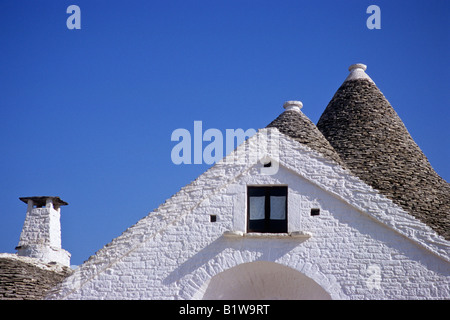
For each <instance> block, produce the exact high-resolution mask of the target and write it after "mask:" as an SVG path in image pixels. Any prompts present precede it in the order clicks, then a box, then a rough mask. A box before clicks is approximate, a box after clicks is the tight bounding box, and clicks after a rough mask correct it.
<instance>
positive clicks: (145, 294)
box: [47, 65, 450, 299]
mask: <svg viewBox="0 0 450 320" xmlns="http://www.w3.org/2000/svg"><path fill="white" fill-rule="evenodd" d="M350 71H351V73H350V76H349V77H348V78H347V79H346V81H345V82H344V84H343V86H342V87H341V88H340V89H339V90H340V91H339V90H338V92H340V93H342V92H344V91H345V90H346V89H345V88H346V86H347V85H350V84H351V85H354V86H355V87H356V88H360V87H359V86H360V85H361V86H363V85H364V86H366V87H367V86H368V87H369V88H370V89H371V90H375V93H377V90H378V89H377V88H376V86H375V84H374V83H373V81H372V80H371V79H370V78H369V76H368V75H367V74H366V73H365V66H363V65H356V66H352V67H351V68H350ZM358 90H359V89H358ZM345 92H347V91H345ZM364 92H365V91H358V94H360V93H361V94H364ZM377 94H378V93H377ZM380 94H381V93H380ZM337 95H338V93H337ZM335 97H336V96H335ZM366 98H367V97H362V98H361V97H359V98H358V99H360V100H361V101H362V102H361V103H360V101H359V100H358V101H356V103H357V104H361V105H362V106H365V107H367V106H369V107H370V108H374V107H375V106H374V103H375V102H373V101H372V100H371V98H370V97H369V98H367V99H366ZM382 98H383V99H384V97H382ZM380 99H381V98H379V97H377V98H376V99H375V100H376V101H377V102H376V103H380V101H381V100H383V99H381V100H380ZM375 100H374V101H375ZM333 101H334V100H333ZM347 102H348V101H347ZM347 102H345V103H347ZM382 102H383V103H385V102H387V101H385V100H383V101H382ZM342 103H344V102H342ZM352 103H353V102H352ZM347 104H348V103H347ZM301 107H302V105H301V103H299V102H296V101H290V102H288V103H286V104H285V108H286V110H285V111H284V112H283V113H282V114H281V115H280V117H279V118H278V119H276V120H275V121H274V122H272V123H271V125H269V126H268V127H267V128H265V129H261V130H259V131H258V132H257V134H256V135H254V136H252V137H251V138H249V139H248V140H247V141H246V142H244V143H243V144H242V145H240V146H239V147H238V148H237V149H236V150H235V151H234V152H233V153H231V154H229V155H228V156H227V157H225V158H224V159H223V160H222V161H220V162H218V163H216V164H215V165H214V166H213V167H212V168H210V169H209V170H207V171H206V172H205V173H204V174H202V175H201V176H200V177H198V178H197V179H196V180H195V181H193V182H192V183H190V184H189V185H187V186H185V187H184V188H182V189H181V190H180V191H179V192H178V193H176V194H175V195H173V196H172V197H171V198H170V199H168V200H167V201H166V202H165V203H163V204H162V205H161V206H159V207H158V208H157V209H156V210H154V211H153V212H151V213H149V214H148V215H147V216H146V217H144V218H143V219H141V220H140V221H138V222H137V223H136V224H135V225H133V226H131V227H130V228H129V229H127V230H126V231H124V232H123V234H122V235H120V236H119V237H117V238H116V239H114V240H113V241H112V242H111V243H109V244H107V245H106V246H105V247H103V248H102V249H100V250H99V251H98V252H97V253H96V254H95V255H93V256H92V257H90V258H89V260H87V261H86V262H85V263H84V264H82V265H81V266H80V267H79V268H78V269H77V270H75V272H74V273H73V274H72V275H70V276H69V277H67V278H66V279H65V280H64V281H63V282H62V283H61V284H60V285H59V286H57V287H55V288H54V289H53V290H52V291H51V292H50V293H49V294H48V296H47V298H48V299H449V298H450V255H449V253H450V252H449V248H450V246H449V244H450V242H449V241H448V229H447V227H446V226H448V220H449V216H448V215H449V212H448V211H447V208H448V193H446V192H447V191H448V184H447V183H446V182H445V181H444V182H443V183H442V184H439V183H441V182H439V183H436V184H434V187H435V189H436V190H444V191H443V192H442V194H443V195H444V200H441V199H442V198H441V197H440V196H439V194H440V193H439V192H437V191H436V192H434V194H438V196H436V199H438V200H436V201H434V203H436V204H437V206H438V209H437V210H440V213H439V214H438V215H437V216H436V217H437V218H438V220H439V219H441V222H439V221H438V222H436V219H434V220H433V221H435V223H434V224H433V223H430V222H429V221H428V220H427V218H424V219H422V216H424V215H425V216H427V215H426V214H424V213H423V212H422V211H421V212H422V213H417V214H416V213H415V211H414V210H410V209H409V208H408V206H407V205H402V202H401V200H399V198H398V197H397V194H396V193H394V194H393V195H391V194H389V192H387V191H385V190H382V191H380V190H379V189H376V188H374V187H373V186H371V183H369V182H370V181H368V180H365V178H364V176H363V175H361V176H360V175H358V174H356V173H355V172H357V170H356V169H354V168H353V167H352V161H350V160H349V157H348V155H346V154H344V153H341V152H339V151H338V150H339V149H336V147H335V146H336V144H335V143H336V141H332V142H333V143H330V142H329V141H330V138H325V136H324V135H322V133H321V131H319V129H318V128H317V127H316V126H315V125H314V124H312V123H311V121H309V119H308V118H306V116H305V115H304V114H303V113H302V111H301V110H300V109H301ZM343 107H345V106H343ZM389 107H390V105H389ZM352 108H353V109H352V110H354V108H356V107H352ZM360 111H361V112H359V111H358V112H357V113H358V114H360V113H363V111H364V108H362V109H361V110H360ZM380 113H382V112H380ZM389 119H390V118H389V117H387V118H386V117H385V120H386V123H383V125H384V126H386V127H389V126H391V122H390V121H391V120H389ZM392 121H394V120H392ZM347 127H348V128H350V127H351V126H350V125H347ZM364 129H365V130H366V129H367V128H364ZM366 131H367V130H366ZM388 131H389V132H390V131H391V130H386V132H388ZM393 131H395V130H393ZM388 134H391V132H390V133H385V135H388ZM392 134H394V135H398V134H399V133H398V130H397V131H396V132H392ZM372 136H373V135H372ZM347 137H348V136H347ZM403 138H405V137H397V136H396V138H395V139H392V141H400V140H401V139H403ZM406 138H407V137H406ZM406 138H405V139H406ZM393 143H394V144H395V142H393ZM333 144H334V145H333ZM402 145H403V144H402ZM371 147H373V145H371ZM350 149H351V147H350ZM353 149H356V148H354V146H353ZM389 152H390V151H389V150H387V151H383V153H384V154H385V153H389ZM395 152H397V151H395ZM397 153H398V152H397ZM397 153H396V156H397V157H398V156H400V155H399V154H397ZM370 154H371V155H372V154H373V152H371V153H370ZM344 156H346V157H344ZM358 156H360V155H358ZM408 157H409V158H411V155H408ZM360 162H361V163H363V162H364V161H363V160H361V161H360ZM380 162H382V160H380ZM399 162H400V161H396V162H395V163H399ZM372 166H376V164H374V165H372ZM391 167H393V168H394V169H395V164H394V165H391ZM394 169H393V171H395V170H394ZM398 172H400V171H398ZM379 174H381V175H388V173H386V172H385V171H383V170H381V169H380V173H379ZM411 175H414V174H411ZM372 176H374V174H372V175H371V177H372ZM374 180H376V181H378V180H377V179H374ZM411 180H415V179H413V177H412V176H411ZM417 180H420V179H417ZM380 185H381V184H380ZM389 185H393V184H392V183H390V184H389ZM380 188H381V187H380ZM381 189H382V188H381ZM441 208H442V209H441ZM430 210H431V209H430ZM433 210H435V209H433Z"/></svg>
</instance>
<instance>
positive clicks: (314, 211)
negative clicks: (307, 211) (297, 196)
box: [311, 208, 320, 216]
mask: <svg viewBox="0 0 450 320" xmlns="http://www.w3.org/2000/svg"><path fill="white" fill-rule="evenodd" d="M311 215H312V216H318V215H320V209H318V208H313V209H311Z"/></svg>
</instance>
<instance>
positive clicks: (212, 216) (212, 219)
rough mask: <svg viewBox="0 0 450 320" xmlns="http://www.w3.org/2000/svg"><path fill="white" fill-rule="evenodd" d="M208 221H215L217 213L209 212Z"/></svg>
mask: <svg viewBox="0 0 450 320" xmlns="http://www.w3.org/2000/svg"><path fill="white" fill-rule="evenodd" d="M209 221H210V222H216V221H217V215H215V214H211V215H210V216H209Z"/></svg>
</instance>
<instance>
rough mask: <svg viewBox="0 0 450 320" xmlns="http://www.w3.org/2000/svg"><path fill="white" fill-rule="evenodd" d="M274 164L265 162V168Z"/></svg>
mask: <svg viewBox="0 0 450 320" xmlns="http://www.w3.org/2000/svg"><path fill="white" fill-rule="evenodd" d="M271 166H272V162H267V163H264V168H270V167H271Z"/></svg>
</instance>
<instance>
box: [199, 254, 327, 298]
mask: <svg viewBox="0 0 450 320" xmlns="http://www.w3.org/2000/svg"><path fill="white" fill-rule="evenodd" d="M205 286H206V288H205V291H204V295H203V299H206V300H228V299H229V300H278V299H279V300H330V299H331V297H330V295H329V294H328V293H327V292H326V291H325V290H324V289H323V288H322V287H321V286H320V285H318V284H317V283H316V282H315V281H314V280H313V279H311V278H309V277H307V276H305V275H304V274H303V273H301V272H299V271H297V270H295V269H292V268H290V267H286V266H284V265H281V264H278V263H274V262H268V261H256V262H249V263H243V264H240V265H238V266H236V267H233V268H230V269H228V270H225V271H223V272H221V273H219V274H217V275H215V276H214V277H212V278H211V279H210V281H209V282H208V283H206V284H205Z"/></svg>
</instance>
